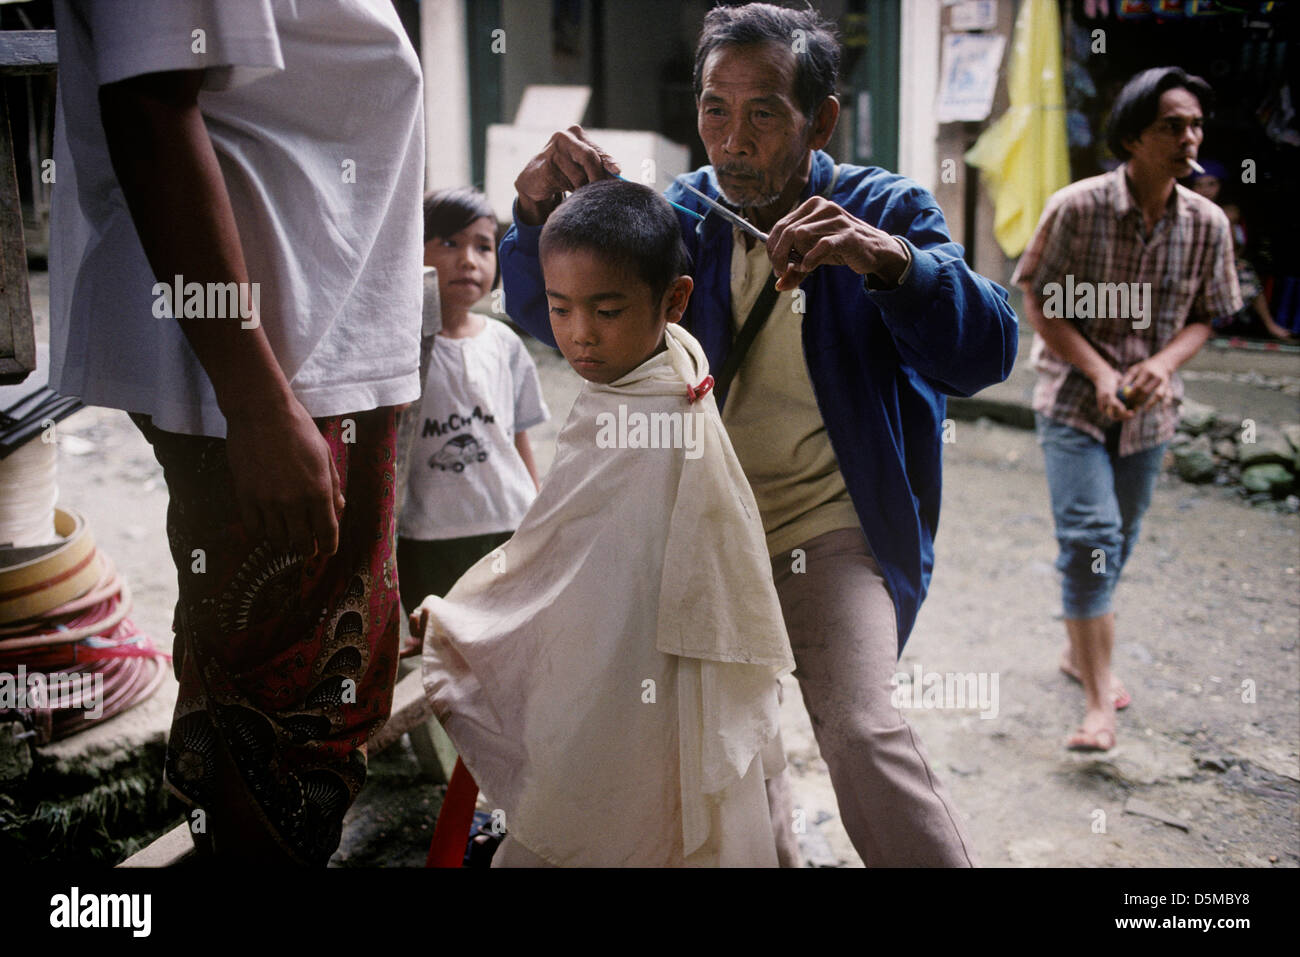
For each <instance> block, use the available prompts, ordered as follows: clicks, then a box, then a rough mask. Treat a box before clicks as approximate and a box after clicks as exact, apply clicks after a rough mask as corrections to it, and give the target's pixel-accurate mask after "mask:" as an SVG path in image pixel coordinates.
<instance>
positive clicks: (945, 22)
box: [903, 0, 1019, 285]
mask: <svg viewBox="0 0 1300 957" xmlns="http://www.w3.org/2000/svg"><path fill="white" fill-rule="evenodd" d="M908 2H914V0H908ZM1018 6H1019V5H1018V4H1017V3H1016V2H1015V0H998V23H997V27H996V30H995V32H997V33H1000V34H1001V35H1002V36H1005V37H1006V38H1007V48H1006V51H1005V52H1004V53H1003V57H1002V69H1001V76H1000V78H999V80H998V88H997V93H996V94H995V96H994V98H993V110H992V112H991V113H990V114H989V116H990V119H989V120H986V121H985V122H983V123H943V124H939V125H938V126H937V131H938V133H937V136H936V138H935V153H934V157H935V169H936V170H937V173H936V182H935V184H934V188H933V192H934V195H935V198H936V199H938V200H939V206H940V208H941V209H943V213H944V217H945V218H946V219H947V220H948V231H949V233H951V234H952V237H953V239H955V240H957V242H959V243H963V244H964V243H965V240H964V237H965V234H966V216H965V212H964V209H965V190H966V184H967V177H968V176H969V177H976V180H977V183H978V177H979V170H976V169H972V168H968V167H967V166H966V162H965V159H964V156H965V153H966V151H967V150H968V149H970V147H971V145H972V144H974V142H975V140H976V138H977V137H978V136H979V134H980V133H982V132H983V131H984V129H985V128H986V127H987V126H988V125H989V122H990V121H991V120H993V119H996V118H997V117H999V116H1001V115H1002V114H1003V113H1004V112H1006V109H1007V105H1008V103H1009V100H1008V97H1007V84H1006V69H1007V64H1008V62H1009V60H1010V56H1011V34H1012V28H1013V26H1014V24H1015V15H1016V12H1017V10H1018ZM951 17H952V11H951V9H950V8H945V9H944V10H943V12H942V20H941V30H942V31H947V29H948V26H949V23H950V21H951ZM934 43H935V44H936V45H937V46H938V47H939V48H940V49H941V48H942V44H943V38H942V34H940V35H939V36H936V37H935V39H934ZM937 56H938V54H936V61H935V62H936V64H937V62H938V61H937ZM910 69H911V66H910V65H909V64H907V63H906V62H905V63H904V64H903V75H904V76H905V77H906V76H907V75H908V73H909V72H910ZM937 75H938V74H937V73H936V76H937ZM936 92H937V90H936ZM929 109H930V111H931V114H933V110H934V100H933V99H931V101H930V106H929ZM947 159H952V160H954V161H955V164H956V168H955V171H956V182H954V183H945V182H943V179H944V177H943V163H944V160H947ZM978 196H979V200H978V203H977V205H976V212H975V224H976V229H975V243H974V245H975V261H974V267H975V271H976V272H979V273H981V274H982V275H985V276H988V277H989V278H990V279H992V280H993V281H994V282H998V283H1002V284H1003V285H1006V283H1007V280H1009V279H1010V278H1011V273H1012V272H1013V270H1014V269H1015V260H1013V259H1008V258H1007V257H1006V256H1004V255H1003V253H1002V249H1001V247H999V246H998V244H997V240H996V239H994V238H993V212H994V209H993V201H992V199H991V198H990V196H989V194H988V191H987V190H986V189H985V188H984V186H983V184H982V183H978Z"/></svg>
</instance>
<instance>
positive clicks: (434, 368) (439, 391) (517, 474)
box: [397, 319, 550, 541]
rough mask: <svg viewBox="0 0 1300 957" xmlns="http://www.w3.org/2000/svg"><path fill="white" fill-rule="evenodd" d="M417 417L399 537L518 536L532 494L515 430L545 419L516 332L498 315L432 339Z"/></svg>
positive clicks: (532, 373)
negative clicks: (457, 335) (472, 331)
mask: <svg viewBox="0 0 1300 957" xmlns="http://www.w3.org/2000/svg"><path fill="white" fill-rule="evenodd" d="M420 412H421V415H420V423H419V425H418V427H417V431H416V435H415V445H414V450H413V453H412V458H411V475H410V481H409V484H408V485H407V491H406V501H405V503H404V504H403V506H402V512H401V517H400V518H399V520H398V523H397V533H398V535H400V536H401V537H402V538H413V539H418V540H421V541H436V540H441V539H447V538H466V537H469V536H471V535H490V534H494V533H498V532H512V531H514V530H515V529H516V528H517V527H518V526H519V521H520V519H522V518H523V516H524V513H525V512H526V511H528V506H529V505H531V504H532V502H533V499H534V498H535V497H536V494H537V491H536V489H535V487H534V486H533V480H532V477H531V476H530V475H529V474H528V469H527V468H526V467H525V466H524V461H523V459H522V458H520V456H519V452H518V450H517V449H516V448H515V442H514V440H515V434H516V433H517V432H521V431H526V430H527V429H531V428H532V427H533V426H535V425H540V424H541V423H542V422H545V421H546V420H547V419H548V418H549V417H550V413H549V411H548V410H547V408H546V402H545V400H544V399H543V398H542V389H541V384H540V383H539V381H538V378H537V367H536V366H535V365H534V364H533V360H532V357H531V356H529V355H528V350H527V349H525V348H524V344H523V342H522V341H521V340H520V339H519V336H517V335H516V334H515V333H514V332H513V331H512V330H511V329H510V328H509V327H508V326H507V325H506V324H505V323H503V322H499V321H497V320H495V319H488V320H487V322H486V325H485V327H484V329H483V331H481V332H480V333H478V335H475V336H469V337H466V338H463V339H448V338H446V337H445V336H441V335H439V336H436V337H435V338H434V343H433V354H432V356H431V358H430V360H429V375H428V379H427V380H426V381H425V385H424V396H423V398H422V400H421V404H420Z"/></svg>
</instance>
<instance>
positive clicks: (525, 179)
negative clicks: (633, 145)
mask: <svg viewBox="0 0 1300 957" xmlns="http://www.w3.org/2000/svg"><path fill="white" fill-rule="evenodd" d="M618 172H619V167H618V164H617V163H615V162H614V159H613V157H611V156H610V155H609V154H608V153H606V152H605V151H604V150H603V149H601V148H600V147H599V146H597V145H596V144H595V143H593V142H592V141H591V140H589V139H587V134H586V132H584V131H583V129H582V127H581V126H570V127H569V128H568V129H567V130H561V131H560V132H558V133H556V134H555V135H553V136H552V137H551V138H550V140H549V141H548V142H547V144H546V148H545V149H544V150H542V151H541V152H540V153H538V154H537V155H536V156H534V157H533V158H532V159H531V160H529V161H528V165H527V166H525V167H524V171H523V172H522V173H520V174H519V178H518V179H516V180H515V192H516V193H518V194H519V218H520V219H521V220H523V222H525V223H527V224H528V225H529V226H540V225H542V223H544V222H546V217H548V216H550V215H551V212H552V210H554V209H555V207H556V206H558V205H560V199H561V198H562V194H564V193H566V192H569V191H572V190H575V189H577V188H578V187H579V186H585V185H587V184H588V183H594V182H595V181H596V180H598V179H605V178H607V177H609V176H614V175H617V174H618Z"/></svg>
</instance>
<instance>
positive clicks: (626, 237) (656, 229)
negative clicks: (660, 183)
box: [538, 179, 687, 305]
mask: <svg viewBox="0 0 1300 957" xmlns="http://www.w3.org/2000/svg"><path fill="white" fill-rule="evenodd" d="M576 250H589V251H591V252H594V253H596V254H598V255H599V256H600V258H601V259H603V260H605V261H606V262H608V263H610V264H612V265H615V266H618V267H620V268H621V269H623V270H624V271H626V272H627V273H628V274H629V275H633V276H636V277H637V278H638V279H640V280H641V281H642V282H644V283H645V284H646V285H647V286H649V287H650V294H651V297H652V299H653V301H654V303H655V304H656V305H658V303H659V301H660V300H661V299H662V298H663V295H664V293H665V292H666V291H667V289H668V286H669V285H670V284H671V283H672V281H673V280H674V279H676V278H677V277H678V276H680V275H682V274H683V273H685V272H686V271H687V255H686V244H685V243H683V242H682V232H681V227H680V226H679V225H678V224H677V215H676V214H675V213H674V212H673V208H672V207H671V206H670V205H668V201H667V200H666V199H664V198H663V197H662V196H660V195H659V194H658V193H656V192H655V191H654V190H652V189H650V187H648V186H642V185H641V184H640V183H629V182H628V181H626V180H621V179H604V180H599V181H597V182H595V183H589V184H588V185H586V186H584V187H582V189H580V190H577V191H576V192H575V193H574V194H573V195H572V196H570V197H569V198H568V199H567V200H565V201H564V202H563V203H561V204H560V206H559V208H558V209H556V211H555V212H554V213H552V214H551V216H550V218H549V219H548V220H547V221H546V227H545V228H544V229H543V230H542V236H541V240H540V243H539V246H538V252H539V253H540V255H541V257H542V258H543V259H545V258H546V257H547V256H548V255H550V254H551V253H555V252H574V251H576Z"/></svg>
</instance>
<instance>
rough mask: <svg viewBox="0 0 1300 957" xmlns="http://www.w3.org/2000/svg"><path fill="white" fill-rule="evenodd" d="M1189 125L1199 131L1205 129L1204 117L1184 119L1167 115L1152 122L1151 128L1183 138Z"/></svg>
mask: <svg viewBox="0 0 1300 957" xmlns="http://www.w3.org/2000/svg"><path fill="white" fill-rule="evenodd" d="M1188 127H1191V128H1192V129H1193V130H1195V131H1196V132H1198V133H1200V132H1202V131H1203V130H1204V121H1203V118H1202V117H1199V116H1198V117H1196V118H1195V119H1191V120H1184V119H1182V118H1181V117H1178V116H1166V117H1162V118H1161V119H1158V120H1156V121H1155V122H1154V123H1152V124H1151V126H1150V129H1153V130H1157V131H1158V132H1161V133H1168V134H1169V135H1170V136H1172V137H1175V138H1181V137H1182V135H1183V131H1184V130H1185V129H1187V128H1188Z"/></svg>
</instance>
